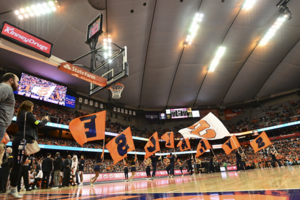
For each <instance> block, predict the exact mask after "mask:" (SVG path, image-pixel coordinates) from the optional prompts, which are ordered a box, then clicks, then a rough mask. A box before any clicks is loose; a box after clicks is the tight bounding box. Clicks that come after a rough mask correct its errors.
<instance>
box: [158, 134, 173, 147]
mask: <svg viewBox="0 0 300 200" xmlns="http://www.w3.org/2000/svg"><path fill="white" fill-rule="evenodd" d="M161 139H162V140H164V141H166V147H167V148H171V149H174V148H175V144H174V133H173V131H172V132H166V133H165V134H163V136H161Z"/></svg>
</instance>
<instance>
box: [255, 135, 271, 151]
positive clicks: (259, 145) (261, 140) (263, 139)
mask: <svg viewBox="0 0 300 200" xmlns="http://www.w3.org/2000/svg"><path fill="white" fill-rule="evenodd" d="M250 144H251V146H252V148H253V150H254V152H255V153H256V152H258V151H259V150H261V149H263V148H266V147H268V146H270V145H271V144H272V143H271V141H270V139H269V137H268V136H267V134H266V132H262V133H261V134H260V135H259V136H258V137H257V138H255V139H254V140H253V141H251V142H250Z"/></svg>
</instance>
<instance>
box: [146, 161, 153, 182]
mask: <svg viewBox="0 0 300 200" xmlns="http://www.w3.org/2000/svg"><path fill="white" fill-rule="evenodd" d="M151 164H152V162H151V158H147V159H145V160H144V165H145V167H146V174H147V178H149V180H152V178H151V173H150V172H151V169H150V166H151Z"/></svg>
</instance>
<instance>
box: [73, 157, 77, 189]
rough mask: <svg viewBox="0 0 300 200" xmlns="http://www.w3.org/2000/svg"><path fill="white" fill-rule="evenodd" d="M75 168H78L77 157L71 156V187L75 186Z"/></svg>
mask: <svg viewBox="0 0 300 200" xmlns="http://www.w3.org/2000/svg"><path fill="white" fill-rule="evenodd" d="M77 166H78V158H77V155H73V158H72V167H71V170H72V172H71V174H72V180H73V183H72V186H75V185H76V171H77Z"/></svg>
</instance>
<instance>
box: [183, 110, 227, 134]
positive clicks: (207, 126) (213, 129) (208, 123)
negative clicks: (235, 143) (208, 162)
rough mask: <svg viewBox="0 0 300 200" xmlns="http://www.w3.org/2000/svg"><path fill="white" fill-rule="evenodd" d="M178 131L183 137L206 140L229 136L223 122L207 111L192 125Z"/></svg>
mask: <svg viewBox="0 0 300 200" xmlns="http://www.w3.org/2000/svg"><path fill="white" fill-rule="evenodd" d="M178 132H179V133H180V134H181V135H182V136H183V137H184V138H205V139H208V140H217V139H222V138H224V137H227V136H230V133H229V132H228V130H227V129H226V127H225V126H224V124H222V122H221V121H220V120H219V119H218V118H217V117H216V116H215V115H214V114H212V113H209V114H208V115H206V116H205V117H203V118H202V119H201V120H200V121H198V122H197V123H195V124H193V125H192V126H190V127H188V128H183V129H181V130H179V131H178Z"/></svg>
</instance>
